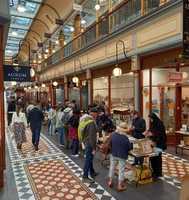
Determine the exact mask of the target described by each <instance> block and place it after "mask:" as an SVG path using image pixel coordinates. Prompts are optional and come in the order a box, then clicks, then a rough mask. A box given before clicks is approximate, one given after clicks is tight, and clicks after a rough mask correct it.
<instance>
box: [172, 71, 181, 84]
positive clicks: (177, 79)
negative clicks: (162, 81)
mask: <svg viewBox="0 0 189 200" xmlns="http://www.w3.org/2000/svg"><path fill="white" fill-rule="evenodd" d="M182 78H183V77H182V72H169V75H168V82H172V83H180V82H182Z"/></svg>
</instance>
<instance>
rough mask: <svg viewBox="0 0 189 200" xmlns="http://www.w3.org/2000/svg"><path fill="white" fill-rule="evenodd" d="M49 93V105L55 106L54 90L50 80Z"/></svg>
mask: <svg viewBox="0 0 189 200" xmlns="http://www.w3.org/2000/svg"><path fill="white" fill-rule="evenodd" d="M49 94H50V100H51V105H52V106H55V105H56V98H55V90H54V87H53V85H52V82H51V83H50V84H49Z"/></svg>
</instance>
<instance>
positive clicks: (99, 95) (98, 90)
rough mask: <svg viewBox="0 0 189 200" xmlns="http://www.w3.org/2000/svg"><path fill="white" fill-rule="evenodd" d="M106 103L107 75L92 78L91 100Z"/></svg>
mask: <svg viewBox="0 0 189 200" xmlns="http://www.w3.org/2000/svg"><path fill="white" fill-rule="evenodd" d="M102 101H105V102H106V104H108V77H101V78H96V79H93V102H94V103H101V102H102Z"/></svg>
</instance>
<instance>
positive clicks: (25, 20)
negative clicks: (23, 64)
mask: <svg viewBox="0 0 189 200" xmlns="http://www.w3.org/2000/svg"><path fill="white" fill-rule="evenodd" d="M42 1H43V0H9V7H10V15H11V23H10V27H9V33H8V40H7V45H6V49H5V57H10V56H14V55H16V54H17V53H18V49H19V42H20V40H22V39H24V38H25V36H26V35H27V32H28V30H29V28H30V26H31V24H32V21H33V18H35V15H36V14H37V12H38V9H39V7H40V4H41V2H42ZM20 5H21V7H22V8H21V9H20V10H19V6H20Z"/></svg>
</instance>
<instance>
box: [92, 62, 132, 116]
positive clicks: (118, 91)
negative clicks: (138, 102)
mask: <svg viewBox="0 0 189 200" xmlns="http://www.w3.org/2000/svg"><path fill="white" fill-rule="evenodd" d="M114 67H115V66H107V67H104V68H101V69H95V70H93V71H92V77H93V84H92V85H93V87H92V96H93V103H97V104H100V103H101V102H102V101H104V102H105V103H106V105H107V106H108V107H109V109H110V111H111V112H112V113H113V111H114V110H120V111H125V110H133V109H134V106H135V105H134V73H133V72H131V62H130V61H127V62H124V63H121V64H120V66H119V67H120V68H121V70H122V74H121V75H120V76H113V73H112V72H113V69H114Z"/></svg>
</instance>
